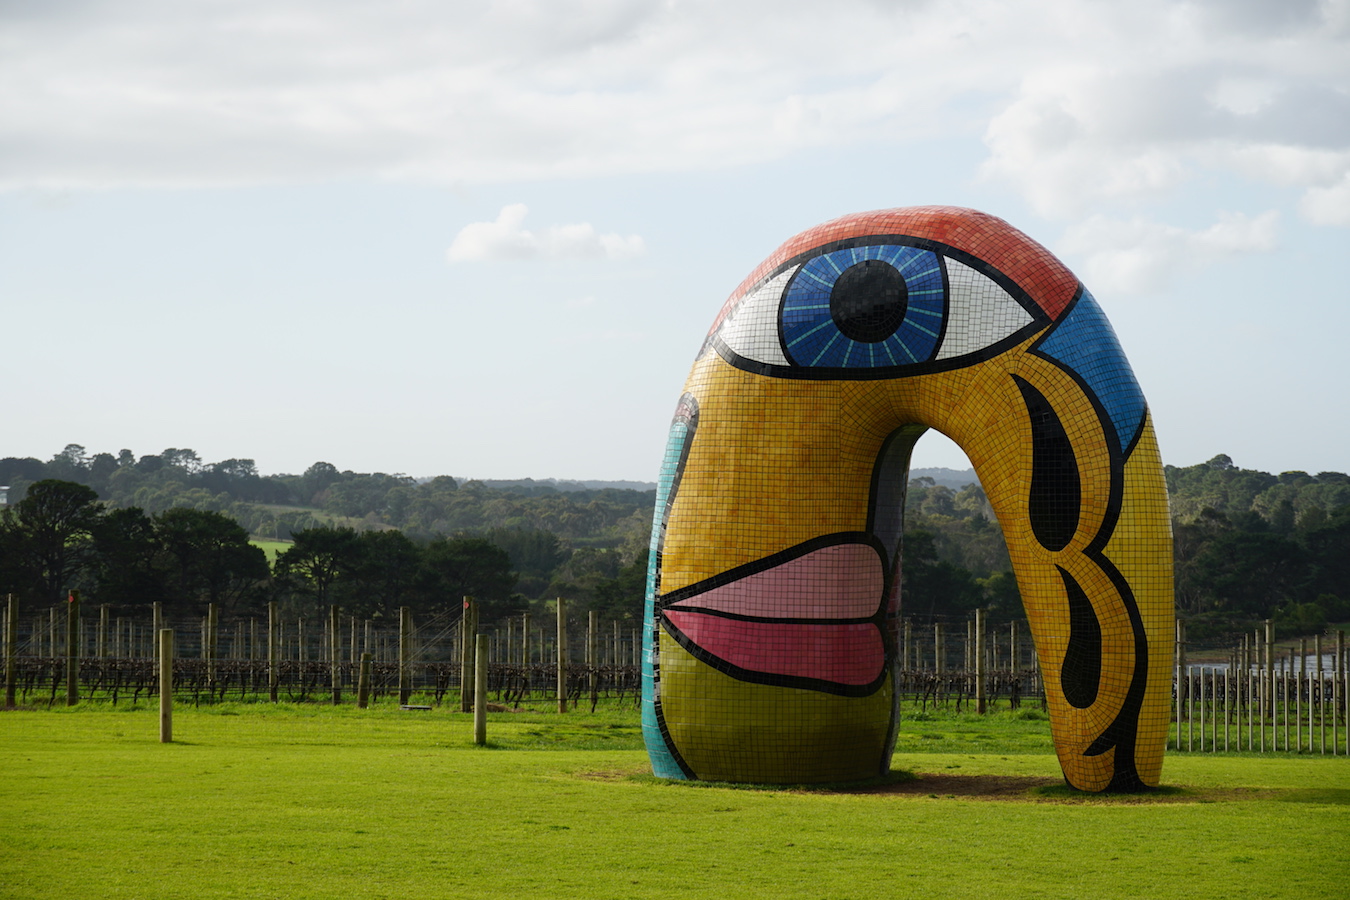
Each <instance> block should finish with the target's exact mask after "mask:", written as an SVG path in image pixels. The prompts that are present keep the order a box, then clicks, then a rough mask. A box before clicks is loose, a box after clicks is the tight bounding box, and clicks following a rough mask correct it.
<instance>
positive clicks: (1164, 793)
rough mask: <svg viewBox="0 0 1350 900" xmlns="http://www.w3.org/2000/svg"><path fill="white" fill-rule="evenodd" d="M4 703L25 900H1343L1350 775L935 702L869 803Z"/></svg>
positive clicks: (337, 724) (450, 722)
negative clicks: (1090, 742)
mask: <svg viewBox="0 0 1350 900" xmlns="http://www.w3.org/2000/svg"><path fill="white" fill-rule="evenodd" d="M174 721H175V737H176V738H178V741H177V742H176V743H173V744H167V745H161V744H159V743H158V741H157V718H156V714H155V711H154V709H153V708H151V707H141V708H128V707H127V706H126V705H125V704H123V705H122V706H121V707H119V708H118V709H117V710H113V709H112V708H111V707H108V706H106V705H101V704H87V705H86V706H84V707H81V708H77V709H75V710H70V711H67V710H64V709H59V708H58V709H53V710H40V711H31V710H21V711H14V712H3V713H0V772H3V776H2V777H0V813H2V815H0V897H3V898H49V897H50V898H82V900H83V898H105V897H106V898H159V897H181V898H209V897H248V898H272V897H278V898H302V897H313V898H349V897H350V898H386V897H387V898H399V900H404V898H437V897H511V898H540V897H569V898H570V897H576V898H587V900H589V898H630V897H680V896H688V897H718V898H724V897H727V898H731V897H757V898H758V897H804V898H847V897H856V898H877V897H925V898H928V897H963V898H964V897H1000V898H1005V897H1073V898H1080V897H1081V898H1094V900H1095V898H1106V897H1129V898H1153V897H1178V898H1186V900H1199V898H1207V897H1216V898H1239V897H1260V898H1270V897H1300V898H1301V897H1343V896H1346V893H1347V888H1346V877H1347V876H1346V873H1345V860H1346V854H1347V847H1350V761H1347V760H1346V759H1345V758H1326V757H1303V758H1299V757H1286V756H1276V757H1265V758H1262V757H1259V756H1255V755H1251V754H1232V755H1220V756H1211V755H1203V756H1202V755H1200V754H1195V755H1191V756H1185V755H1173V756H1171V757H1169V759H1168V761H1167V765H1166V767H1165V769H1164V778H1165V780H1166V781H1167V783H1168V787H1167V788H1166V789H1164V790H1161V791H1158V792H1155V793H1152V794H1148V795H1144V796H1108V797H1103V796H1098V795H1083V794H1077V793H1074V792H1071V791H1069V790H1068V789H1066V788H1064V787H1062V785H1061V783H1060V781H1059V769H1058V766H1057V764H1056V762H1055V759H1054V757H1053V755H1051V754H1050V753H1049V750H1048V747H1049V738H1048V729H1047V727H1046V723H1045V722H1044V720H1043V719H1039V718H1037V717H1036V716H1034V715H1025V714H1024V716H1023V717H1018V716H1016V715H1014V714H1010V713H1002V714H1000V715H998V716H994V717H991V718H985V719H979V718H977V717H975V716H971V715H956V714H946V713H930V714H929V715H928V716H926V717H923V716H921V717H918V720H916V719H915V717H914V716H910V717H908V718H907V720H906V721H905V723H904V725H903V726H902V732H901V734H902V736H901V740H900V743H899V748H898V750H897V754H896V758H895V769H896V770H897V771H896V772H895V773H894V774H893V777H892V778H891V779H888V780H886V781H885V782H883V783H879V784H877V785H873V786H871V787H870V788H869V789H866V790H858V789H856V787H855V788H849V789H839V790H819V789H813V790H793V789H784V788H770V789H762V788H761V789H756V790H745V789H740V788H736V787H734V786H713V787H706V786H694V785H689V784H676V783H668V782H663V781H659V780H657V779H654V778H652V777H651V776H650V775H649V774H647V772H648V769H647V765H646V759H645V754H644V753H643V752H642V751H641V749H640V747H641V739H640V735H639V729H638V726H637V716H636V713H635V712H634V711H633V710H632V709H631V707H629V708H627V709H602V710H601V711H600V712H598V713H596V714H594V715H592V714H590V713H588V712H585V711H578V712H573V713H569V714H568V715H566V716H559V715H557V714H556V713H550V712H547V711H544V710H543V709H540V710H537V711H526V712H519V713H497V714H493V715H491V716H490V722H489V737H490V740H491V746H489V747H487V748H476V747H474V746H473V745H472V739H471V736H472V723H471V717H469V716H467V715H462V714H459V713H451V712H448V711H447V710H445V709H438V710H433V711H432V712H402V711H400V710H398V709H397V708H396V707H393V706H391V705H383V706H379V707H376V708H373V709H371V710H366V711H359V710H356V709H353V708H352V707H339V708H336V709H334V708H330V707H324V706H321V705H318V704H313V705H305V706H290V705H282V706H279V707H272V706H270V705H266V704H222V705H220V706H216V707H212V708H206V707H203V708H202V709H200V710H193V709H191V708H190V707H184V706H182V705H180V707H179V708H178V709H177V710H175V720H174Z"/></svg>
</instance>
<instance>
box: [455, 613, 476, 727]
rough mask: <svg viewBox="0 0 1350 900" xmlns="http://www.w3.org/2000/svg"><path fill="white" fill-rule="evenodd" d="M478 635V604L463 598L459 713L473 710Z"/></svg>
mask: <svg viewBox="0 0 1350 900" xmlns="http://www.w3.org/2000/svg"><path fill="white" fill-rule="evenodd" d="M477 634H478V603H477V602H476V601H475V600H474V599H473V598H472V597H467V596H466V597H465V598H464V610H463V612H461V613H460V616H459V711H460V712H469V711H470V710H471V709H473V698H474V696H476V695H475V693H474V677H475V676H476V675H477V674H478V663H477V657H476V655H475V654H476V653H477V647H478V642H477V640H476V636H477Z"/></svg>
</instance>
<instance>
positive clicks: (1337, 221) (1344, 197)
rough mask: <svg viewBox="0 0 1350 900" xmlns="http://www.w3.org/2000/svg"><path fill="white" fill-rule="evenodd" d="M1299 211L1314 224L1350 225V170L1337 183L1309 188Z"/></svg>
mask: <svg viewBox="0 0 1350 900" xmlns="http://www.w3.org/2000/svg"><path fill="white" fill-rule="evenodd" d="M1298 211H1299V212H1300V213H1301V214H1302V215H1303V217H1304V218H1305V219H1307V220H1308V221H1309V222H1312V223H1313V224H1314V225H1350V171H1347V172H1346V174H1344V175H1342V176H1341V180H1340V181H1339V182H1337V183H1335V184H1331V185H1328V186H1326V187H1315V188H1309V189H1308V191H1307V193H1305V194H1304V195H1303V199H1302V200H1300V201H1299V205H1298Z"/></svg>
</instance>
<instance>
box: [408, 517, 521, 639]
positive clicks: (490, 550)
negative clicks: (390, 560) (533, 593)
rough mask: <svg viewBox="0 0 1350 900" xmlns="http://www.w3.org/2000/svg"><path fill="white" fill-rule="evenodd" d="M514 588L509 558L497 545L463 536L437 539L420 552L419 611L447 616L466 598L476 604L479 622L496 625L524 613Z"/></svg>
mask: <svg viewBox="0 0 1350 900" xmlns="http://www.w3.org/2000/svg"><path fill="white" fill-rule="evenodd" d="M515 584H516V575H515V573H514V572H512V571H511V557H510V556H508V555H507V553H506V551H505V550H503V549H501V548H500V547H498V546H497V545H496V544H493V543H492V542H491V541H489V540H486V539H484V538H479V537H466V536H462V535H456V536H455V537H452V538H440V539H437V540H433V541H432V542H431V543H429V544H427V546H426V547H425V548H424V549H423V551H422V569H421V572H420V573H419V576H418V589H419V590H418V593H419V594H420V600H421V602H420V604H419V611H421V612H424V613H441V612H448V611H449V610H450V609H452V608H457V607H459V605H460V603H461V602H462V598H463V597H465V596H466V595H467V596H471V597H473V598H474V599H475V600H477V601H478V604H479V617H480V619H479V620H480V621H481V622H483V623H484V624H487V623H490V622H496V621H498V620H499V619H501V618H502V617H504V616H507V615H512V614H514V613H517V612H524V610H525V608H526V604H525V602H524V599H523V598H520V597H519V596H518V595H517V596H515V597H513V596H512V594H511V590H512V588H514V587H515Z"/></svg>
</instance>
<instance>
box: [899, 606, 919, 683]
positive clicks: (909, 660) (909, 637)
mask: <svg viewBox="0 0 1350 900" xmlns="http://www.w3.org/2000/svg"><path fill="white" fill-rule="evenodd" d="M913 647H914V629H913V626H912V623H911V622H910V621H909V619H906V620H905V650H904V655H903V656H902V657H901V659H900V668H901V669H902V670H903V671H904V672H906V673H908V672H909V671H910V670H911V669H914V668H916V667H915V665H914V654H913V653H911V652H910V651H911V650H912V649H913Z"/></svg>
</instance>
